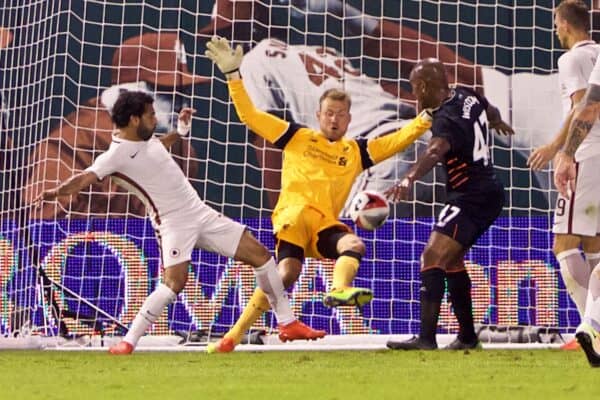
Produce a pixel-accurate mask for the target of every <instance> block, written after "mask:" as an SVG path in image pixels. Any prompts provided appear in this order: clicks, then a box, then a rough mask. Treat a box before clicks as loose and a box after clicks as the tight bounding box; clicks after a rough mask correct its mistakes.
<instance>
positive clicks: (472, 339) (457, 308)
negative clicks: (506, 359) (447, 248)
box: [445, 249, 480, 350]
mask: <svg viewBox="0 0 600 400" xmlns="http://www.w3.org/2000/svg"><path fill="white" fill-rule="evenodd" d="M465 253H466V250H464V249H463V251H462V253H461V254H460V256H459V259H457V260H456V261H455V262H453V263H452V266H451V267H448V269H447V270H446V282H447V284H448V293H449V297H450V300H451V302H452V309H453V311H454V315H455V316H456V319H457V320H458V325H459V332H458V336H457V337H456V339H455V340H454V341H453V342H452V343H450V344H449V345H448V346H446V347H445V349H447V350H466V349H475V348H478V347H480V343H479V339H478V338H477V334H476V333H475V326H474V323H473V301H472V298H471V278H470V277H469V273H468V271H467V270H466V268H465V263H464V254H465Z"/></svg>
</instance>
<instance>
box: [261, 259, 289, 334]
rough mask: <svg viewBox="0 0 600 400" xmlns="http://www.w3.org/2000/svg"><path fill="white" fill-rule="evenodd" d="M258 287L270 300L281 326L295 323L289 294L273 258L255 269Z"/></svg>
mask: <svg viewBox="0 0 600 400" xmlns="http://www.w3.org/2000/svg"><path fill="white" fill-rule="evenodd" d="M254 274H255V275H256V282H257V284H258V287H259V288H261V289H262V291H263V292H265V294H266V295H267V298H268V299H269V304H271V308H272V309H273V312H274V313H275V317H276V318H277V322H278V323H279V324H281V325H287V324H289V323H290V322H293V321H294V320H295V319H296V317H295V316H294V312H293V311H292V308H291V307H290V301H289V299H288V295H287V292H286V291H285V289H284V287H283V281H282V280H281V276H279V273H278V272H277V265H276V264H275V260H274V259H273V257H271V259H270V260H269V261H267V263H266V264H265V265H263V266H261V267H258V268H255V269H254Z"/></svg>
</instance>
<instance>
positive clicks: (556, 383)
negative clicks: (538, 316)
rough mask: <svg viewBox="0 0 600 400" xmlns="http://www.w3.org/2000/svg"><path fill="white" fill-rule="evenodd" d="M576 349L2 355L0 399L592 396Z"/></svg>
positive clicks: (599, 377)
mask: <svg viewBox="0 0 600 400" xmlns="http://www.w3.org/2000/svg"><path fill="white" fill-rule="evenodd" d="M599 381H600V368H599V369H592V368H590V367H589V366H588V364H587V361H586V360H585V357H584V356H583V354H582V353H581V352H565V351H560V350H507V351H493V350H484V351H472V352H448V351H435V352H401V351H396V352H393V351H384V350H382V351H346V352H341V351H336V352H266V353H248V352H236V353H232V354H226V355H223V354H212V355H207V354H204V353H198V352H194V353H144V352H138V353H136V354H135V355H133V356H128V357H111V356H109V355H108V354H105V353H104V352H102V353H98V352H51V351H45V352H42V351H37V352H35V351H2V352H0V399H39V400H42V399H44V400H45V399H78V400H93V399H116V400H120V399H161V400H167V399H186V400H187V399H208V400H213V399H257V400H268V399H277V400H291V399H302V400H321V399H324V400H327V399H331V400H333V399H337V400H350V399H427V400H435V399H444V400H449V399H461V400H467V399H475V400H479V399H510V400H516V399H544V400H551V399H552V400H554V399H592V398H596V397H597V396H598V393H599V389H598V382H599Z"/></svg>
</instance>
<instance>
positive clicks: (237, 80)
mask: <svg viewBox="0 0 600 400" xmlns="http://www.w3.org/2000/svg"><path fill="white" fill-rule="evenodd" d="M206 56H207V57H208V58H210V59H211V60H213V61H214V62H215V63H216V64H217V67H218V68H219V69H220V70H221V72H223V73H224V74H225V76H226V77H227V80H228V86H229V93H230V95H231V97H232V99H233V103H234V105H235V108H236V111H237V113H238V116H239V118H240V120H241V121H242V122H244V123H245V124H246V125H247V126H248V127H249V128H250V129H251V130H252V131H253V132H255V133H256V134H258V135H260V136H262V137H263V138H265V139H266V140H267V141H269V142H271V143H273V144H274V145H275V146H277V147H279V148H280V149H282V150H283V155H284V157H283V166H282V174H281V176H282V178H281V195H280V197H279V200H278V202H277V204H276V206H275V209H274V211H273V216H272V221H273V230H274V232H275V236H276V239H277V243H276V250H277V257H278V260H279V273H280V274H281V275H282V276H283V282H284V285H285V286H286V287H290V286H291V285H292V284H293V283H294V282H295V281H296V280H297V279H298V276H299V275H300V272H301V270H302V262H303V261H304V257H315V258H331V259H335V260H336V262H335V267H334V271H333V282H332V290H331V291H330V292H329V293H327V294H326V296H325V297H324V300H323V301H324V303H325V304H326V305H327V306H330V307H336V306H346V305H349V306H358V307H360V306H362V305H364V304H366V303H368V302H369V301H371V299H372V298H373V294H372V292H371V291H370V290H369V289H361V288H355V287H351V283H352V281H353V279H354V277H355V276H356V273H357V271H358V266H359V263H360V261H361V258H362V257H363V255H364V254H365V245H364V243H363V241H362V240H361V239H360V238H359V237H358V236H356V235H354V234H353V233H352V230H351V229H350V228H349V227H348V226H346V225H345V224H343V223H342V222H340V221H339V220H338V219H337V216H338V215H339V213H340V211H341V209H342V207H343V206H344V203H345V202H346V198H347V197H348V194H349V192H350V189H351V187H352V184H353V182H354V179H355V178H356V177H357V176H358V175H359V174H360V173H361V172H362V171H363V170H365V169H367V168H369V167H371V166H372V165H374V164H376V163H378V162H380V161H383V160H385V159H387V158H388V157H391V156H392V155H394V154H395V153H397V152H399V151H402V150H404V149H406V148H407V147H408V146H409V145H410V144H412V143H413V142H414V141H415V140H416V139H417V138H418V137H419V136H421V135H422V134H423V133H425V132H426V131H427V130H428V129H429V127H430V126H431V118H430V113H429V111H428V110H427V111H425V112H423V113H421V115H420V116H417V118H415V119H413V120H412V121H411V122H410V123H409V124H407V125H406V126H404V127H403V128H401V129H399V130H397V131H395V132H393V133H391V134H389V135H386V136H382V137H378V138H374V139H370V140H367V139H364V138H357V139H346V138H344V135H345V133H346V130H347V128H348V125H349V123H350V120H351V115H350V103H351V101H350V97H349V96H348V94H347V93H345V92H344V91H341V90H338V89H329V90H327V91H325V93H323V95H322V96H321V98H320V100H319V104H320V107H319V110H318V111H317V119H318V121H319V128H320V129H319V130H313V129H310V128H307V127H304V126H300V125H297V124H293V123H288V122H286V121H284V120H282V119H280V118H278V117H276V116H274V115H271V114H269V113H266V112H263V111H261V110H258V109H256V108H255V107H254V105H253V103H252V101H251V100H250V98H249V96H248V94H247V93H246V90H245V88H244V84H243V82H242V79H241V76H240V74H239V72H238V69H239V66H240V64H241V62H242V57H243V52H242V48H241V47H240V46H238V47H237V48H236V49H235V50H232V48H231V47H230V46H229V44H228V42H227V40H226V39H224V38H216V37H215V38H213V39H212V40H211V41H210V42H208V43H207V51H206ZM268 309H269V303H268V301H267V298H266V297H265V295H264V293H263V292H262V290H261V289H257V290H256V291H255V292H254V294H253V295H252V297H251V298H250V300H249V302H248V305H247V306H246V309H245V310H244V312H243V313H242V315H241V316H240V318H239V319H238V321H237V322H236V324H235V325H234V326H233V328H231V329H230V331H229V332H227V334H226V335H225V337H224V338H223V339H221V340H220V341H219V342H217V343H216V344H214V345H211V346H209V348H208V350H209V352H214V351H216V352H230V351H232V350H233V349H234V347H235V346H236V345H237V344H239V342H240V340H241V337H242V335H243V334H244V333H245V332H246V331H247V330H248V329H249V328H250V327H251V326H252V325H253V324H254V322H255V321H256V320H257V319H258V318H259V317H260V316H261V314H262V313H263V312H265V311H267V310H268Z"/></svg>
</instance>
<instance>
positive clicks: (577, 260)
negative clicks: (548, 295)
mask: <svg viewBox="0 0 600 400" xmlns="http://www.w3.org/2000/svg"><path fill="white" fill-rule="evenodd" d="M556 259H557V260H558V263H559V264H560V273H561V275H562V278H563V281H564V283H565V287H566V288H567V292H569V295H570V296H571V299H572V300H573V302H574V303H575V305H576V306H577V310H578V311H579V315H583V313H584V311H585V299H586V297H587V292H588V282H589V280H590V267H589V266H588V264H587V262H586V261H585V260H584V259H583V256H582V254H581V251H579V249H570V250H565V251H562V252H560V253H558V254H557V255H556Z"/></svg>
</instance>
